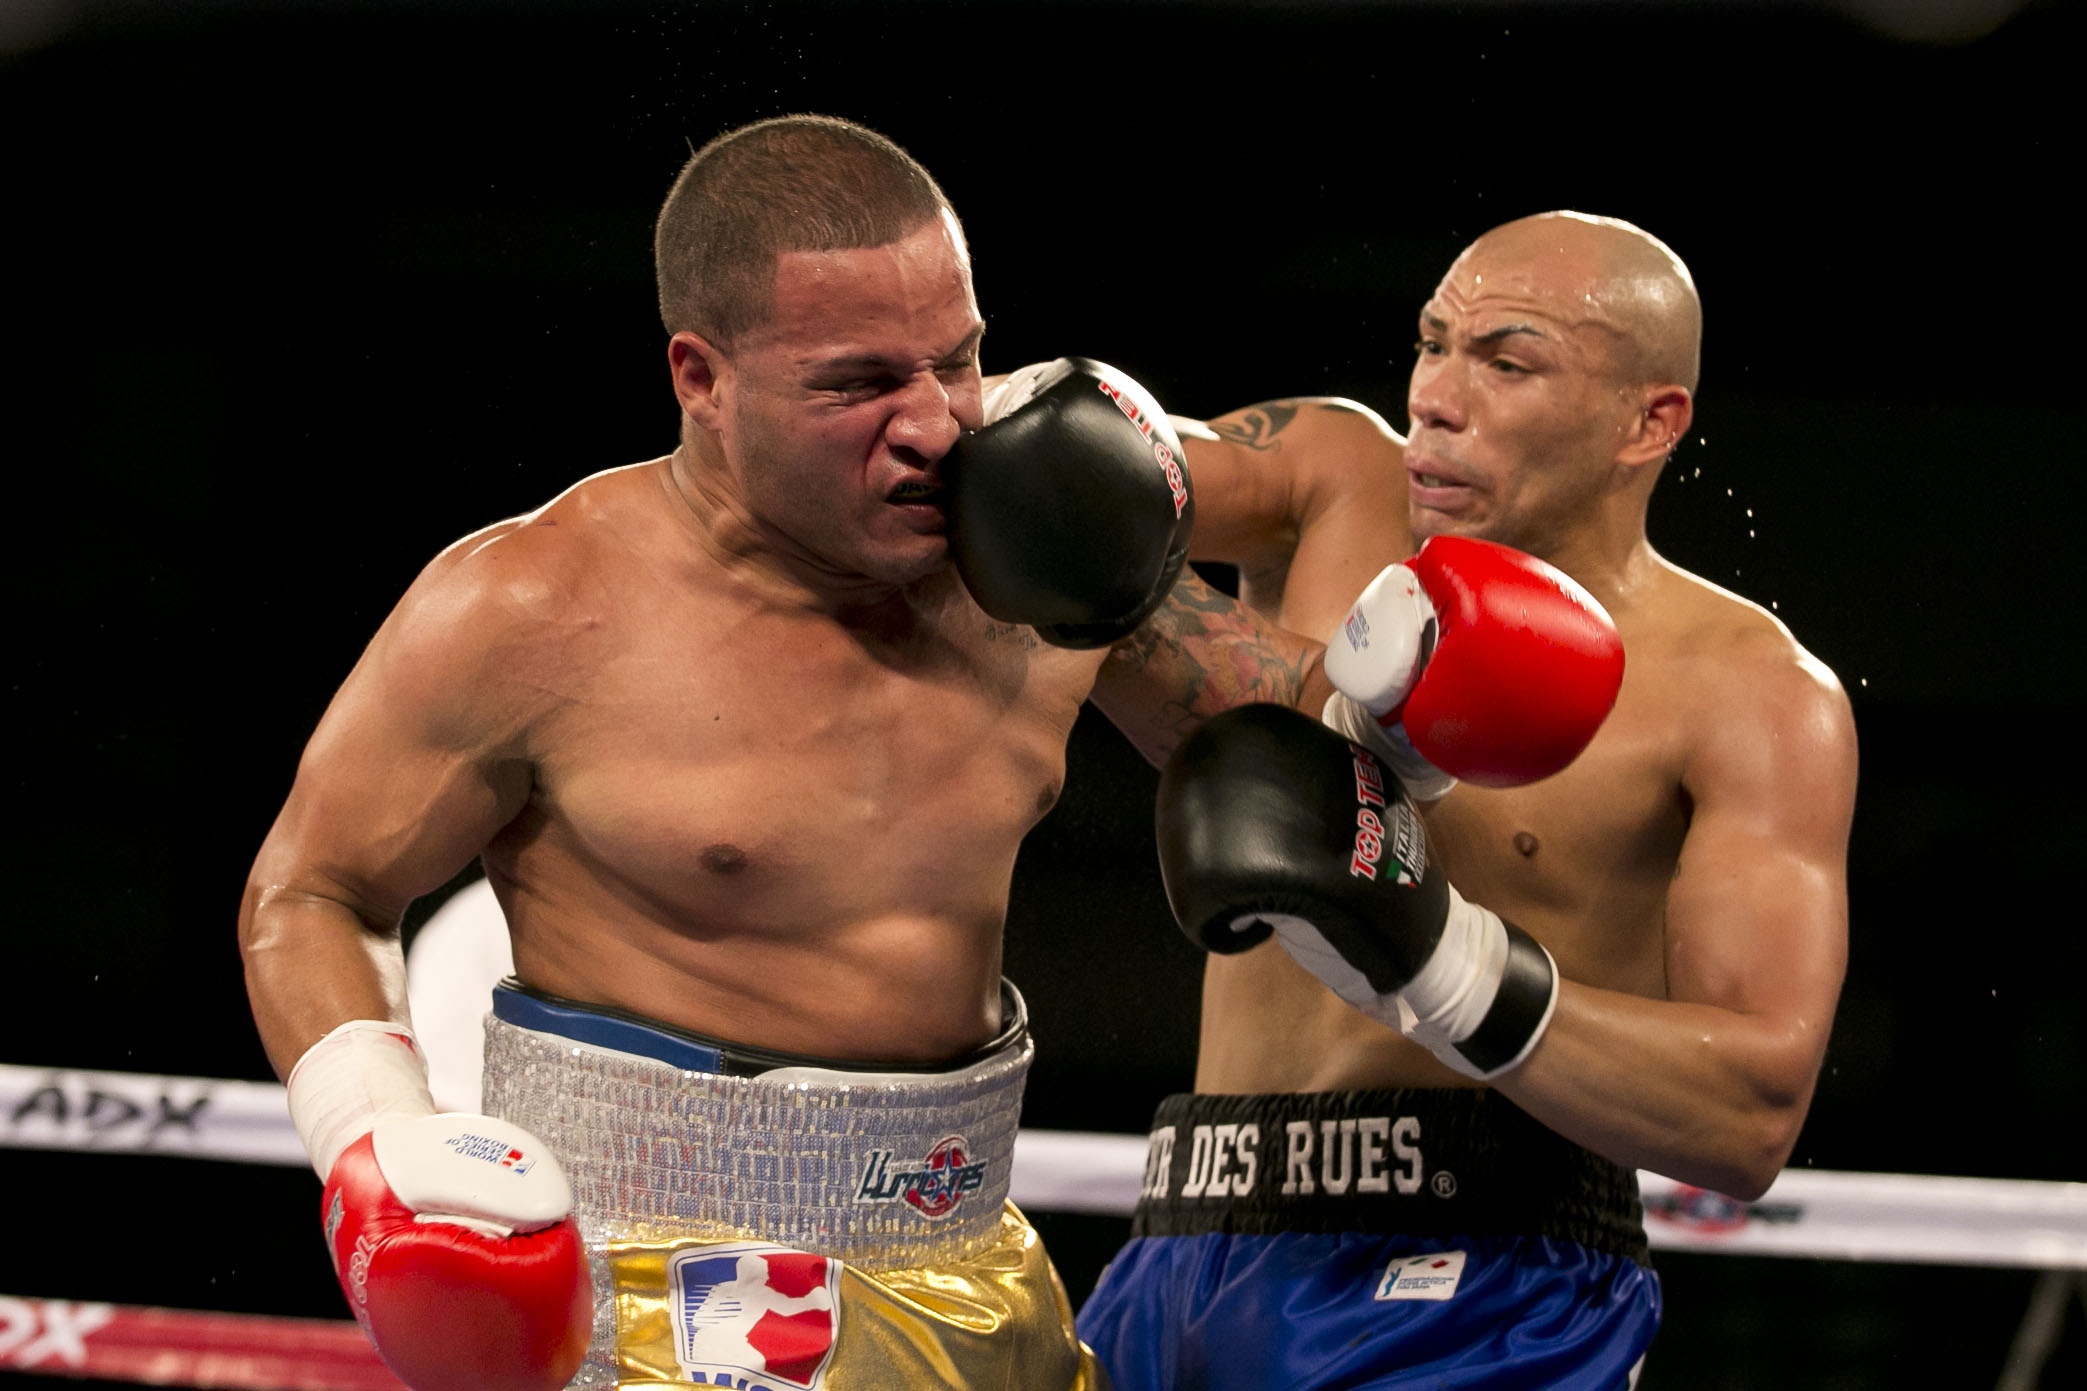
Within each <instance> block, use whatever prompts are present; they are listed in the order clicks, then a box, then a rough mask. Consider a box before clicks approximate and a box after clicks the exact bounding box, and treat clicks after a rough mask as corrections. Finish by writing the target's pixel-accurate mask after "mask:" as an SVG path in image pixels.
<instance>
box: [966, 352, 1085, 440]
mask: <svg viewBox="0 0 2087 1391" xmlns="http://www.w3.org/2000/svg"><path fill="white" fill-rule="evenodd" d="M1071 371H1072V363H1070V362H1068V361H1067V360H1066V359H1064V358H1062V357H1057V358H1052V359H1051V360H1050V361H1049V362H1032V363H1029V364H1028V365H1027V366H1024V367H1017V368H1015V370H1014V371H1012V372H1009V373H1008V374H1007V376H1006V377H1004V378H1002V379H1001V380H1000V381H999V382H997V383H995V384H994V385H993V387H992V389H991V390H989V391H987V392H986V394H985V399H984V401H983V402H982V403H981V404H982V406H983V408H984V410H985V423H986V424H988V425H991V424H992V423H993V422H994V421H997V420H1003V419H1005V418H1006V417H1008V416H1010V415H1013V414H1014V413H1015V412H1016V411H1018V410H1020V409H1021V408H1022V407H1024V406H1026V405H1028V404H1029V403H1030V402H1031V401H1033V400H1035V399H1036V398H1037V396H1039V395H1041V394H1042V393H1043V392H1045V391H1048V390H1049V389H1050V388H1051V387H1053V386H1056V385H1057V384H1058V383H1059V382H1061V381H1063V380H1065V378H1066V376H1067V374H1069V373H1070V372H1071Z"/></svg>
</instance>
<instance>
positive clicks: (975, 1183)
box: [855, 1135, 986, 1217]
mask: <svg viewBox="0 0 2087 1391" xmlns="http://www.w3.org/2000/svg"><path fill="white" fill-rule="evenodd" d="M970 1149H971V1146H970V1143H969V1142H968V1141H967V1140H965V1139H964V1137H963V1136H961V1135H950V1136H946V1137H945V1138H943V1139H941V1140H938V1141H937V1142H936V1143H935V1144H934V1146H933V1147H932V1148H930V1149H929V1150H928V1153H927V1157H926V1158H924V1159H923V1160H921V1161H920V1167H919V1168H907V1167H905V1166H904V1165H903V1164H902V1165H900V1166H899V1167H897V1168H894V1167H893V1166H892V1162H891V1161H892V1158H893V1152H892V1151H891V1150H871V1151H870V1157H869V1160H868V1161H867V1162H866V1163H865V1164H864V1165H863V1166H862V1181H861V1182H860V1183H858V1184H856V1185H855V1201H856V1202H858V1203H894V1202H903V1203H905V1204H907V1205H908V1206H909V1207H911V1208H912V1209H913V1210H914V1211H916V1212H918V1213H919V1214H920V1215H921V1216H923V1217H947V1216H948V1215H949V1214H950V1212H951V1211H952V1210H953V1209H954V1208H955V1207H956V1205H957V1204H958V1203H960V1202H962V1201H963V1199H964V1195H965V1194H966V1193H974V1192H976V1191H978V1190H979V1189H980V1188H983V1187H984V1186H985V1181H986V1166H985V1164H984V1162H983V1161H981V1162H979V1163H975V1164H974V1163H972V1162H971V1156H970Z"/></svg>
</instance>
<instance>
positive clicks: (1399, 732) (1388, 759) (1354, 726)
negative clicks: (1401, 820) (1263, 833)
mask: <svg viewBox="0 0 2087 1391" xmlns="http://www.w3.org/2000/svg"><path fill="white" fill-rule="evenodd" d="M1319 723H1321V724H1323V725H1325V726H1326V727H1327V728H1328V729H1330V730H1332V731H1333V732H1334V733H1336V734H1338V735H1340V736H1341V737H1342V738H1343V739H1346V740H1347V741H1348V742H1350V743H1352V744H1360V745H1362V746H1363V747H1364V748H1366V749H1368V750H1369V751H1370V752H1371V753H1373V754H1375V755H1377V757H1379V758H1381V759H1383V760H1384V764H1385V766H1386V767H1388V768H1390V769H1391V771H1392V772H1393V773H1394V774H1396V775H1397V777H1398V780H1399V785H1400V786H1401V787H1404V788H1405V789H1406V795H1407V796H1409V797H1411V798H1412V799H1413V800H1414V801H1416V802H1434V801H1439V800H1440V799H1442V798H1443V797H1446V796H1448V795H1449V790H1450V789H1451V788H1453V787H1455V786H1456V785H1457V780H1456V779H1455V778H1453V777H1451V776H1450V775H1449V774H1447V773H1445V772H1443V771H1442V770H1441V769H1440V768H1437V767H1436V766H1435V765H1434V764H1432V763H1430V762H1428V761H1427V759H1425V758H1423V757H1421V754H1420V750H1418V749H1416V748H1414V747H1413V741H1412V740H1410V739H1408V738H1407V737H1406V728H1405V726H1404V725H1397V724H1380V723H1378V721H1377V717H1376V716H1375V715H1372V714H1371V713H1370V712H1369V709H1368V708H1367V707H1366V706H1364V705H1363V703H1362V702H1361V701H1359V700H1356V699H1354V698H1353V697H1351V696H1345V695H1342V694H1341V693H1340V692H1339V691H1335V692H1334V693H1333V694H1332V695H1330V696H1328V697H1327V698H1326V705H1325V707H1324V708H1323V709H1321V710H1320V712H1319Z"/></svg>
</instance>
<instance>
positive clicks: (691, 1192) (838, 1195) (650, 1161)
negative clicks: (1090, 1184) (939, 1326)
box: [485, 987, 1035, 1270]
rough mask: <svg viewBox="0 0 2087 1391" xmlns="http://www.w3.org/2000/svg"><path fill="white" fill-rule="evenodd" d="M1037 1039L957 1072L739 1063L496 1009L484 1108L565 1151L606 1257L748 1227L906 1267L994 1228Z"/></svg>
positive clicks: (949, 1252)
mask: <svg viewBox="0 0 2087 1391" xmlns="http://www.w3.org/2000/svg"><path fill="white" fill-rule="evenodd" d="M1009 993H1010V996H1011V998H1012V1000H1013V1002H1014V1007H1015V1008H1016V1009H1019V1008H1020V997H1019V996H1015V995H1012V987H1009ZM1034 1051H1035V1050H1034V1047H1033V1045H1032V1044H1031V1043H1030V1041H1029V1038H1028V1034H1027V1031H1026V1030H1020V1031H1017V1033H1016V1036H1015V1037H1014V1038H1013V1039H1012V1040H1011V1041H1010V1042H1009V1043H1008V1044H1007V1045H1006V1046H1005V1047H1003V1048H1002V1049H1001V1050H1000V1051H998V1052H996V1053H994V1054H992V1055H991V1056H989V1057H987V1058H984V1059H982V1060H979V1061H976V1062H972V1063H970V1064H968V1065H967V1066H963V1067H960V1068H957V1069H955V1070H953V1071H949V1072H940V1073H937V1072H927V1073H916V1072H907V1073H884V1072H856V1071H849V1070H842V1069H838V1068H810V1067H787V1068H781V1069H778V1070H776V1071H772V1072H767V1073H763V1074H761V1075H758V1076H751V1077H744V1076H727V1075H721V1074H716V1073H711V1072H703V1071H695V1070H690V1069H686V1068H682V1067H677V1066H674V1065H673V1064H671V1063H665V1062H660V1061H657V1060H655V1059H653V1058H649V1057H643V1056H639V1055H638V1054H635V1053H631V1052H624V1051H618V1050H614V1049H609V1048H604V1047H600V1046H598V1045H594V1044H588V1043H581V1042H577V1041H575V1040H574V1039H572V1038H569V1037H565V1036H562V1035H561V1034H558V1033H554V1032H549V1031H543V1030H537V1029H529V1028H521V1027H518V1026H516V1025H514V1024H511V1023H509V1022H507V1021H506V1020H504V1019H501V1018H499V1017H498V1016H497V1015H488V1016H487V1018H486V1048H485V1106H486V1110H487V1112H488V1113H489V1114H491V1115H495V1116H501V1117H504V1118H506V1119H508V1120H511V1121H513V1122H515V1123H516V1124H518V1125H521V1126H523V1127H525V1128H527V1129H528V1130H530V1131H532V1132H534V1133H535V1135H536V1136H537V1138H538V1139H540V1140H542V1141H543V1142H544V1143H545V1144H546V1145H547V1146H548V1147H549V1148H550V1150H551V1152H552V1153H554V1154H556V1155H557V1156H558V1158H559V1160H560V1162H561V1163H563V1164H564V1166H565V1171H566V1174H567V1175H568V1176H569V1177H570V1179H571V1180H572V1188H573V1202H574V1214H575V1216H576V1217H577V1218H578V1221H579V1225H580V1231H581V1235H582V1236H583V1237H584V1238H585V1240H586V1243H587V1246H588V1249H589V1252H590V1254H593V1255H595V1256H596V1257H597V1258H599V1256H600V1253H601V1252H602V1250H603V1249H604V1248H605V1247H606V1246H607V1244H608V1243H609V1242H611V1241H624V1240H633V1241H657V1240H663V1239H671V1238H675V1237H687V1238H690V1239H696V1240H729V1239H733V1238H747V1237H752V1238H758V1239H761V1240H764V1241H773V1242H776V1243H778V1244H781V1245H785V1246H793V1247H797V1248H799V1249H801V1250H807V1251H815V1252H819V1253H820V1254H823V1255H829V1256H835V1257H838V1258H840V1259H842V1260H845V1261H848V1262H850V1263H852V1264H855V1265H857V1266H860V1267H862V1268H864V1269H867V1270H880V1269H881V1270H896V1269H908V1268H913V1267H918V1266H923V1265H929V1264H933V1263H935V1262H937V1261H945V1260H961V1259H964V1258H966V1257H968V1256H970V1255H972V1254H974V1253H976V1252H978V1251H980V1250H983V1249H984V1248H985V1247H986V1246H988V1245H989V1244H990V1243H991V1242H992V1240H993V1239H994V1237H995V1236H996V1235H997V1234H998V1232H999V1227H1000V1212H1001V1207H1002V1205H1003V1203H1004V1201H1005V1199H1006V1197H1007V1187H1008V1178H1009V1171H1010V1168H1011V1165H1012V1161H1013V1156H1014V1137H1015V1127H1016V1122H1017V1120H1018V1119H1019V1117H1020V1113H1021V1106H1022V1084H1023V1081H1024V1079H1025V1078H1026V1077H1027V1075H1028V1071H1029V1062H1030V1058H1031V1056H1032V1055H1033V1053H1034Z"/></svg>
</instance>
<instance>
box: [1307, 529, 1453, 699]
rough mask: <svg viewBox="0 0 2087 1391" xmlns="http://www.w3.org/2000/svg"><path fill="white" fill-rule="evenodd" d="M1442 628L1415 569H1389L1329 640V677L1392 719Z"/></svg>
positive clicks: (1360, 597) (1351, 608)
mask: <svg viewBox="0 0 2087 1391" xmlns="http://www.w3.org/2000/svg"><path fill="white" fill-rule="evenodd" d="M1440 626H1441V621H1440V619H1439V618H1438V617H1437V615H1436V613H1435V604H1434V601H1433V600H1431V599H1429V598H1428V594H1427V591H1426V590H1425V589H1423V588H1422V587H1421V583H1420V576H1419V575H1418V574H1416V573H1414V570H1413V567H1412V566H1410V565H1406V564H1403V563H1401V564H1397V565H1387V566H1385V567H1384V569H1383V570H1381V571H1379V572H1378V574H1377V578H1375V579H1373V580H1371V581H1370V582H1369V584H1368V585H1366V586H1364V588H1363V591H1362V593H1360V594H1358V595H1356V596H1355V602H1354V603H1353V604H1350V605H1349V606H1348V616H1347V617H1346V618H1344V619H1342V620H1341V626H1340V627H1338V628H1336V629H1334V630H1333V632H1332V633H1331V634H1330V635H1329V636H1328V637H1327V639H1326V678H1327V680H1329V681H1331V682H1333V684H1334V687H1335V688H1336V689H1337V690H1340V691H1342V692H1344V693H1345V694H1347V695H1350V696H1353V697H1354V698H1355V699H1356V700H1358V701H1361V702H1362V704H1363V706H1364V707H1365V708H1367V709H1368V710H1369V712H1370V714H1372V715H1377V716H1382V715H1385V714H1388V713H1390V712H1391V711H1393V710H1396V709H1398V707H1399V705H1400V703H1401V702H1403V701H1404V700H1405V699H1406V697H1407V696H1409V695H1411V694H1412V693H1413V687H1414V684H1415V683H1416V682H1418V681H1419V680H1420V672H1421V668H1422V666H1423V665H1424V664H1425V663H1426V660H1427V658H1428V656H1429V655H1430V654H1431V653H1432V651H1433V648H1434V643H1435V633H1436V631H1437V629H1438V628H1439V627H1440Z"/></svg>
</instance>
